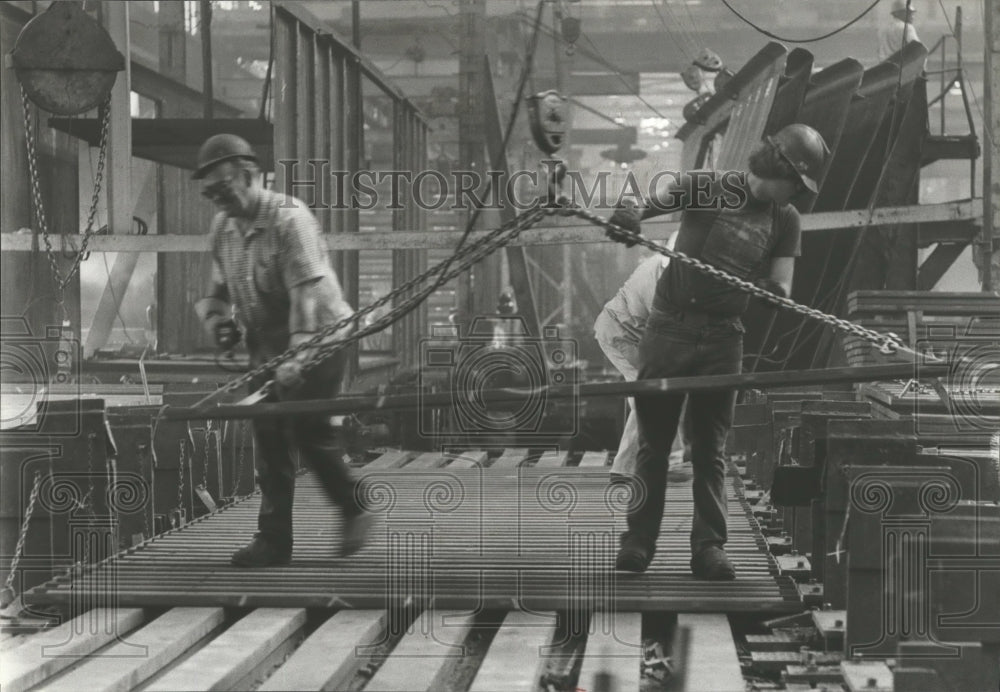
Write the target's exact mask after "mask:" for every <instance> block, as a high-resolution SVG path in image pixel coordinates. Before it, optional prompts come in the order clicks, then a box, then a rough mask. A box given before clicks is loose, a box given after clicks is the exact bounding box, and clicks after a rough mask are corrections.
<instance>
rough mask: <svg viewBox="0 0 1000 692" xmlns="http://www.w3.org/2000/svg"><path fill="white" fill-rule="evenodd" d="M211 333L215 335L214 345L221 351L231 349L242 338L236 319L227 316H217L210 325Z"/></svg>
mask: <svg viewBox="0 0 1000 692" xmlns="http://www.w3.org/2000/svg"><path fill="white" fill-rule="evenodd" d="M212 335H213V336H214V337H215V345H216V346H218V347H219V348H220V349H221V350H223V351H227V352H228V351H232V350H233V349H234V348H236V344H238V343H240V339H242V338H243V332H242V330H240V327H239V325H238V324H236V320H234V319H232V318H231V317H229V318H219V319H217V320H216V321H215V323H214V324H213V325H212Z"/></svg>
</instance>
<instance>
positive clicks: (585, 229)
mask: <svg viewBox="0 0 1000 692" xmlns="http://www.w3.org/2000/svg"><path fill="white" fill-rule="evenodd" d="M275 136H276V137H277V136H278V133H277V132H276V133H275ZM982 214H983V204H982V200H981V199H979V198H977V199H973V200H964V201H961V202H944V203H941V204H919V205H906V206H898V207H879V208H876V209H873V210H871V211H869V210H867V209H852V210H848V211H832V212H822V213H815V214H803V215H802V232H803V233H811V232H816V231H827V230H849V229H857V228H868V227H877V226H894V225H897V224H907V225H909V226H911V227H912V228H914V229H915V232H917V233H918V237H920V234H923V233H925V232H926V229H927V228H929V227H933V226H935V225H942V224H956V223H958V222H960V221H971V220H977V221H978V220H979V219H980V218H981V217H982ZM334 217H335V218H336V214H335V215H334ZM918 224H919V226H920V227H921V228H922V229H923V230H920V229H918ZM679 225H680V224H679V223H677V222H673V221H661V220H659V219H655V220H652V221H647V222H645V223H644V224H643V235H645V236H646V237H647V238H650V239H652V240H657V241H665V240H666V239H667V238H669V237H670V235H671V234H672V233H673V232H674V231H676V230H677V229H678V227H679ZM335 230H336V229H335ZM483 233H485V231H473V232H472V233H470V234H469V237H468V239H467V241H468V242H469V243H473V242H475V241H476V240H477V239H478V238H479V237H481V236H482V234H483ZM461 237H462V232H461V231H435V232H433V233H430V232H426V231H419V230H406V231H389V232H384V233H376V232H371V233H344V234H331V235H330V236H328V237H327V243H328V245H329V247H330V249H331V250H427V249H450V248H454V247H455V244H456V243H457V242H458V240H459V238H461ZM31 242H32V236H31V234H28V233H24V234H21V233H0V252H30V251H31V249H32V248H31ZM601 242H611V241H609V240H608V239H607V238H606V237H605V235H604V230H603V229H601V228H598V227H597V226H593V225H591V224H584V223H567V224H560V225H557V226H550V225H545V226H542V225H538V226H535V227H534V228H532V229H529V230H527V231H524V232H522V233H521V234H520V235H519V236H518V238H517V239H515V240H514V241H513V242H512V243H511V245H559V244H562V243H601ZM87 249H88V250H89V251H91V252H208V250H209V247H208V237H207V236H205V235H175V234H163V235H146V236H140V235H113V236H102V235H98V236H94V237H93V238H91V241H90V244H89V245H88V246H87Z"/></svg>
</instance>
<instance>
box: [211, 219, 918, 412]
mask: <svg viewBox="0 0 1000 692" xmlns="http://www.w3.org/2000/svg"><path fill="white" fill-rule="evenodd" d="M549 216H562V217H577V218H580V219H583V220H585V221H589V222H590V223H592V224H594V225H596V226H599V227H601V228H603V229H604V230H605V231H609V230H610V231H614V233H615V234H616V235H618V236H620V237H626V238H628V239H629V240H630V241H633V242H634V243H635V244H636V245H642V246H643V247H645V248H647V249H649V250H652V251H653V252H658V253H660V254H662V255H666V256H667V257H670V258H671V259H675V260H677V261H679V262H682V263H684V264H687V265H688V266H691V267H693V268H694V269H696V270H698V271H700V272H703V273H705V274H708V275H709V276H711V277H713V278H715V279H717V280H719V281H721V282H723V283H725V284H728V285H730V286H732V287H734V288H736V289H738V290H740V291H743V292H745V293H748V294H750V295H752V296H755V297H757V298H761V299H763V300H766V301H767V302H769V303H773V304H774V305H777V306H778V307H781V308H785V309H787V310H791V311H793V312H796V313H798V314H800V315H804V316H806V317H809V318H812V319H815V320H818V321H820V322H823V323H824V324H827V325H829V326H831V327H833V328H834V329H837V330H839V331H842V332H846V333H848V334H851V335H854V336H857V337H859V338H861V339H863V340H865V341H868V342H869V343H871V344H873V345H874V346H876V347H877V348H878V349H879V352H881V353H883V354H885V355H891V354H893V353H895V352H897V351H907V352H911V353H912V351H911V349H909V348H908V347H907V346H906V345H905V344H904V343H903V342H902V341H901V340H900V338H899V337H898V336H897V335H895V334H892V333H888V334H883V333H881V332H877V331H875V330H873V329H868V328H867V327H863V326H861V325H859V324H855V323H854V322H851V321H849V320H845V319H842V318H840V317H837V316H835V315H830V314H827V313H825V312H822V311H821V310H817V309H815V308H811V307H809V306H807V305H802V304H800V303H796V302H795V301H794V300H791V299H790V298H782V297H780V296H778V295H775V294H774V293H771V292H770V291H768V290H766V289H763V288H761V287H759V286H757V285H756V284H753V283H751V282H749V281H746V280H744V279H741V278H739V277H736V276H733V275H732V274H729V273H727V272H725V271H722V270H721V269H718V268H717V267H715V266H713V265H711V264H708V263H706V262H702V261H701V260H699V259H696V258H694V257H690V256H688V255H685V254H684V253H682V252H678V251H676V250H671V249H670V248H668V247H666V246H664V245H660V244H659V243H655V242H653V241H651V240H648V239H646V238H644V237H643V236H642V235H640V234H639V233H634V232H632V231H629V230H627V229H625V228H622V227H621V226H618V225H616V224H613V223H611V222H609V221H607V220H605V219H603V218H601V217H599V216H597V215H596V214H593V213H591V212H589V211H587V210H585V209H583V208H580V207H577V206H570V205H562V206H553V207H533V208H532V209H530V210H528V211H526V212H524V213H522V214H520V215H518V216H517V217H515V218H514V219H512V220H511V221H509V222H507V223H506V224H503V225H502V226H500V227H498V228H496V229H494V230H493V231H490V232H489V233H488V234H487V235H486V236H485V237H483V238H481V239H480V240H478V241H476V242H475V243H472V244H470V245H468V246H466V247H464V248H462V249H461V250H459V251H458V252H457V253H455V255H454V256H453V257H452V258H451V262H453V263H455V260H461V261H460V262H458V263H456V264H455V266H454V268H453V269H451V270H450V271H448V272H447V273H446V274H445V275H444V276H443V277H441V280H440V282H439V284H443V283H445V282H446V281H449V280H451V279H452V278H454V277H456V276H458V275H459V274H461V273H463V272H464V271H465V270H466V269H468V268H469V267H470V266H472V265H473V264H475V263H476V262H479V261H480V260H481V259H483V258H484V257H486V256H487V255H489V254H491V253H492V252H494V251H495V250H497V249H499V248H501V247H503V246H504V245H506V244H508V243H510V242H511V241H513V240H514V239H515V238H517V237H518V236H519V235H520V234H521V233H522V232H523V231H525V230H528V229H530V228H531V227H533V226H534V225H536V224H537V223H539V222H540V221H541V220H542V219H544V218H546V217H549ZM447 261H448V260H445V261H442V262H440V263H438V264H437V265H435V266H433V267H431V268H429V269H428V270H427V271H425V272H423V273H422V274H420V275H419V276H416V277H414V278H413V279H410V280H409V281H407V282H406V283H405V284H403V285H401V286H399V287H398V288H396V289H394V290H392V291H390V292H389V293H387V294H386V295H384V296H382V297H381V298H380V299H378V300H376V301H375V302H374V303H372V304H371V305H368V306H366V307H365V308H363V309H361V310H359V311H358V312H356V313H354V314H353V315H352V316H351V317H348V318H346V319H343V320H341V321H340V322H337V323H335V324H332V325H329V326H327V327H324V328H323V329H322V330H320V331H319V332H318V333H317V334H316V335H315V336H314V337H312V338H311V339H309V340H307V341H304V342H302V343H301V344H299V345H297V346H294V347H292V348H290V349H288V350H287V351H285V352H284V353H282V354H280V355H278V356H275V357H274V358H272V359H270V360H269V361H267V362H265V363H263V364H262V365H260V366H258V367H256V368H254V369H252V370H250V371H248V372H246V373H244V374H243V375H241V376H240V377H237V378H234V379H233V380H230V381H229V382H227V383H226V384H225V385H223V386H222V387H220V388H219V389H217V390H216V391H215V392H213V394H212V395H211V397H209V398H208V399H206V400H204V401H202V402H199V404H204V403H205V402H206V401H208V400H209V399H212V398H215V397H217V396H219V395H221V394H223V393H226V392H231V391H234V390H235V389H237V388H238V387H240V386H242V385H244V384H246V383H248V382H250V381H251V380H253V379H255V378H258V377H261V376H263V375H266V374H268V373H270V372H271V371H272V370H273V369H274V368H276V367H277V366H279V365H281V364H282V363H284V362H287V361H288V360H291V359H292V358H295V357H296V356H298V355H299V354H301V353H303V352H305V351H307V350H310V349H315V350H314V351H313V353H312V354H311V357H310V358H309V360H308V361H307V362H305V363H303V370H304V371H306V372H307V371H308V370H310V369H311V368H313V367H315V366H316V365H318V364H319V363H320V362H322V361H324V360H326V359H327V358H329V357H330V356H331V355H333V354H334V353H336V352H338V351H340V350H342V349H344V348H347V347H348V346H350V345H351V344H353V343H355V342H357V341H360V340H361V339H363V338H365V337H366V336H368V335H370V334H373V333H376V332H378V331H381V330H382V329H384V328H385V327H386V326H388V325H390V324H392V323H393V322H394V321H395V320H396V319H398V315H399V314H401V313H404V312H405V311H407V310H408V309H410V306H411V305H414V304H418V303H419V302H420V301H422V300H423V298H424V296H423V295H422V294H420V293H418V294H417V295H415V296H412V297H411V298H409V299H407V300H406V301H404V302H402V303H401V304H399V305H397V306H396V307H395V308H393V309H392V310H391V311H390V312H389V313H387V314H386V315H385V316H383V317H382V318H380V319H378V320H376V321H374V322H373V323H372V324H370V325H369V326H367V327H365V328H364V329H360V330H357V331H355V332H353V333H352V334H350V335H349V336H347V337H345V338H341V339H333V340H330V341H326V343H323V342H324V341H325V340H327V339H329V338H330V337H332V336H333V335H334V334H335V333H336V332H338V331H341V330H342V329H345V328H347V327H349V326H350V325H351V324H353V323H356V322H358V321H359V320H360V318H361V317H363V316H365V315H367V314H370V313H371V312H373V311H375V310H376V309H378V308H380V307H382V306H383V305H386V304H387V303H389V302H390V301H392V300H394V299H395V298H397V297H398V296H400V295H402V294H404V293H406V292H407V291H409V290H411V289H412V288H414V287H415V286H417V285H418V284H420V283H422V282H423V281H425V280H426V279H428V278H430V277H431V276H433V275H434V274H436V273H437V272H439V271H440V268H441V267H442V266H443V265H444V264H445V263H446V262H447Z"/></svg>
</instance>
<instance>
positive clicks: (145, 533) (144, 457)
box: [138, 442, 156, 540]
mask: <svg viewBox="0 0 1000 692" xmlns="http://www.w3.org/2000/svg"><path fill="white" fill-rule="evenodd" d="M138 456H139V473H140V474H142V482H143V483H146V482H147V481H146V469H147V468H148V469H149V481H148V483H149V489H150V490H152V488H153V464H152V463H147V462H152V460H151V459H150V458H149V455H148V447H147V446H146V445H145V444H143V443H141V442H140V443H139V454H138ZM154 495H155V494H154V493H152V492H150V493H149V503H150V504H149V511H148V512H147V511H146V509H145V508H143V510H142V537H143V540H145V539H147V538H152V537H153V534H152V533H150V531H149V515H150V514H155V513H156V497H155V496H154Z"/></svg>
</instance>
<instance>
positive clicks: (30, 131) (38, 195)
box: [21, 85, 111, 310]
mask: <svg viewBox="0 0 1000 692" xmlns="http://www.w3.org/2000/svg"><path fill="white" fill-rule="evenodd" d="M29 103H30V101H29V99H28V92H27V91H26V90H25V88H24V86H23V85H22V86H21V106H22V108H23V111H24V139H25V143H26V145H27V148H28V175H29V178H30V183H31V198H32V202H33V204H34V207H35V219H36V221H37V223H38V227H39V230H40V231H41V232H42V240H43V241H44V243H45V254H46V257H47V258H48V260H49V267H50V268H51V269H52V278H53V280H54V281H55V283H56V300H57V302H58V303H59V306H60V309H62V310H64V307H63V304H64V293H65V292H66V286H68V285H69V282H70V281H71V280H72V279H73V276H74V275H75V274H76V272H77V271H78V270H79V268H80V262H81V261H82V259H83V257H84V255H85V254H86V252H87V245H88V244H89V243H90V239H91V238H92V237H93V236H94V235H95V232H94V219H95V218H96V216H97V208H98V205H99V204H100V200H101V185H102V182H103V180H104V164H105V160H106V157H107V151H108V130H109V128H110V123H111V95H110V94H108V96H107V97H106V98H105V99H104V102H103V103H102V104H101V105H100V106H99V107H98V112H99V113H100V114H101V138H100V145H99V146H100V152H99V154H98V157H97V172H96V173H95V174H94V193H93V195H92V196H91V199H90V210H89V211H88V212H87V226H86V227H85V229H84V232H83V241H82V243H81V245H80V250H79V251H77V252H75V253H74V255H73V263H72V265H70V268H69V271H68V272H67V273H66V275H65V276H63V273H62V272H61V271H60V269H59V263H58V262H57V260H56V256H55V251H54V250H53V249H52V240H51V238H50V237H49V224H48V219H47V218H46V216H45V205H44V203H43V202H42V191H41V184H40V183H39V176H38V151H37V143H36V140H35V128H34V126H33V124H32V119H31V109H30V106H29ZM60 237H61V238H62V242H63V243H65V242H66V234H60Z"/></svg>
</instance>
